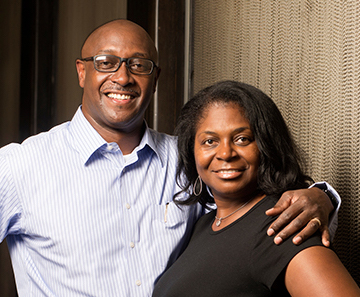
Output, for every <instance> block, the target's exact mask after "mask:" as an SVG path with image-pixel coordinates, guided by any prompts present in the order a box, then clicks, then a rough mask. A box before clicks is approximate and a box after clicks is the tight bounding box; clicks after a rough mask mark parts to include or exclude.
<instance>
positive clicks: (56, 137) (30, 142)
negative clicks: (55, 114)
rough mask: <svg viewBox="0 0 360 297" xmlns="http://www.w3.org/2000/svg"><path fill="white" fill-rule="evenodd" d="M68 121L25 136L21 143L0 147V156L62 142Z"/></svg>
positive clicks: (36, 149) (48, 147) (46, 147)
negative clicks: (47, 129)
mask: <svg viewBox="0 0 360 297" xmlns="http://www.w3.org/2000/svg"><path fill="white" fill-rule="evenodd" d="M68 124H69V122H65V123H62V124H59V125H57V126H54V127H53V128H51V129H50V130H49V131H46V132H41V133H39V134H36V135H32V136H30V137H28V138H26V139H25V140H24V141H23V142H22V143H10V144H8V145H5V146H4V147H2V148H0V156H5V155H6V156H11V155H15V156H16V155H17V154H23V153H24V151H27V152H30V151H32V150H34V151H38V150H41V149H42V148H44V149H47V150H48V149H50V148H51V147H53V146H54V145H55V144H56V143H57V142H58V143H64V138H65V137H66V136H65V134H66V133H64V132H65V131H66V130H67V127H68Z"/></svg>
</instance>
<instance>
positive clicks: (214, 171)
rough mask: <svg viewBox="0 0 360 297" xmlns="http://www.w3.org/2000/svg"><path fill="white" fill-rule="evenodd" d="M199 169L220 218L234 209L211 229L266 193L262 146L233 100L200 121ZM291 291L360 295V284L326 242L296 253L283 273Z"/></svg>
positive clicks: (228, 221) (210, 109) (232, 218)
mask: <svg viewBox="0 0 360 297" xmlns="http://www.w3.org/2000/svg"><path fill="white" fill-rule="evenodd" d="M194 155H195V163H196V168H197V171H198V174H199V175H200V177H201V179H202V180H203V181H204V182H205V184H207V185H208V186H209V187H210V189H211V191H212V193H213V195H214V200H215V202H216V205H217V214H216V215H217V217H224V216H226V215H228V214H231V213H232V212H233V211H234V210H236V209H237V208H238V207H239V206H241V205H242V204H243V203H245V202H247V201H250V203H248V204H247V205H246V206H245V207H244V208H242V209H241V210H239V211H238V212H236V213H235V214H234V215H231V216H230V217H228V218H226V219H225V220H223V221H222V222H221V225H220V226H219V227H217V226H216V225H215V222H214V224H213V225H212V228H213V230H215V231H217V230H220V229H222V228H224V227H226V226H227V225H229V224H231V223H232V222H234V221H235V220H236V219H238V218H239V217H241V216H242V215H244V214H245V213H246V212H247V211H248V210H249V209H250V208H251V207H252V206H253V205H255V204H256V203H257V202H258V201H260V200H261V199H263V198H264V197H265V196H264V195H262V194H261V193H257V192H256V188H257V182H256V180H257V179H256V177H257V169H258V165H259V150H258V147H257V144H256V141H255V139H254V136H253V134H252V131H251V129H250V125H249V121H248V120H247V119H246V117H244V114H243V112H242V110H241V108H239V107H238V106H236V105H235V104H232V103H231V104H226V105H223V104H214V105H211V106H209V107H208V108H207V109H206V111H205V112H204V114H203V118H202V120H201V121H200V123H199V124H198V126H197V132H196V135H195V144H194ZM285 286H286V288H287V289H288V291H289V293H290V294H291V296H296V297H308V296H339V297H340V296H341V297H342V296H360V289H359V287H358V286H357V284H356V283H355V281H354V280H353V279H352V277H351V276H350V274H349V273H348V271H347V270H346V268H345V267H344V266H343V264H342V263H341V261H340V260H339V258H338V257H337V256H336V254H335V253H334V252H333V251H332V250H330V249H328V248H326V247H323V246H314V247H310V248H307V249H305V250H303V251H301V252H300V253H298V254H297V255H296V256H295V257H294V258H293V259H292V260H291V261H290V263H289V265H288V266H287V268H286V272H285Z"/></svg>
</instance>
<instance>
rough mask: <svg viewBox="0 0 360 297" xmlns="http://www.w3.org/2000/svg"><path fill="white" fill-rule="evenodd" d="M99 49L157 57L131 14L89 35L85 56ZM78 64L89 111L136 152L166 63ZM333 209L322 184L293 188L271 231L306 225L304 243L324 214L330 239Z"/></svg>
mask: <svg viewBox="0 0 360 297" xmlns="http://www.w3.org/2000/svg"><path fill="white" fill-rule="evenodd" d="M97 54H113V55H116V56H119V57H122V58H129V57H144V58H149V59H151V60H153V61H154V62H155V63H157V51H156V48H155V45H154V43H153V41H152V40H151V38H150V37H149V35H148V34H147V33H146V31H145V30H144V29H142V28H141V27H140V26H138V25H136V24H135V23H133V22H130V21H127V20H116V21H112V22H110V23H107V24H105V25H103V26H101V27H99V28H98V29H96V30H95V31H94V32H93V33H92V34H91V35H90V36H89V37H88V38H87V40H86V41H85V43H84V46H83V48H82V51H81V56H82V58H87V57H92V56H94V55H97ZM76 69H77V73H78V79H79V85H80V87H81V88H83V97H82V111H83V114H84V116H85V117H86V118H87V120H88V121H89V123H90V124H91V125H92V126H93V127H94V129H95V130H96V131H97V132H98V133H99V134H100V135H101V136H102V137H103V138H104V139H105V140H106V141H107V142H116V143H117V144H118V145H119V147H120V149H121V151H122V152H123V154H129V153H131V152H132V151H133V149H134V148H135V147H136V146H137V145H138V144H139V143H140V140H141V137H142V135H143V133H144V131H143V129H144V126H143V120H144V113H145V110H146V108H147V107H148V105H149V103H150V101H151V98H152V95H153V93H154V92H155V90H156V83H157V80H158V78H159V75H160V69H159V68H156V69H155V70H154V72H153V73H152V74H151V75H149V76H148V75H134V74H131V73H130V72H129V71H128V70H127V68H126V66H125V63H123V64H122V65H121V67H120V68H119V69H118V71H117V72H113V73H102V72H98V71H96V70H95V69H94V64H93V62H91V61H90V62H85V61H82V60H80V59H78V60H76ZM109 95H110V96H112V97H114V96H118V97H120V98H121V100H119V99H115V98H110V97H109ZM331 210H332V205H331V202H330V201H329V199H328V198H327V196H326V195H325V194H324V193H323V192H322V191H321V190H319V189H305V190H298V191H296V192H290V193H289V192H287V193H285V194H284V195H283V196H282V197H281V199H280V200H279V202H278V203H277V205H276V206H275V207H274V208H273V209H271V210H269V212H268V213H267V214H268V215H278V214H280V213H282V212H283V213H282V214H281V215H280V216H279V218H278V219H277V220H276V221H275V222H274V224H273V225H272V226H271V229H270V231H269V235H270V236H273V235H275V234H276V235H277V236H276V237H275V243H277V244H279V243H281V241H282V240H284V239H286V238H287V237H289V236H290V235H292V234H294V233H295V232H296V231H298V230H300V229H301V228H302V227H304V226H305V228H303V229H302V230H301V231H300V233H299V234H298V237H297V239H298V241H296V243H297V244H299V243H300V242H301V241H303V240H305V239H306V238H308V237H309V236H311V235H312V234H313V233H314V232H315V231H316V230H317V229H318V228H319V226H318V225H316V224H313V223H308V222H309V220H311V219H312V218H314V217H318V218H319V219H320V221H321V222H322V226H321V228H322V231H323V237H324V240H325V241H326V242H327V244H330V242H329V238H330V236H329V233H328V230H327V227H326V225H327V220H328V215H329V213H330V212H331ZM324 226H325V227H324ZM295 240H296V238H295Z"/></svg>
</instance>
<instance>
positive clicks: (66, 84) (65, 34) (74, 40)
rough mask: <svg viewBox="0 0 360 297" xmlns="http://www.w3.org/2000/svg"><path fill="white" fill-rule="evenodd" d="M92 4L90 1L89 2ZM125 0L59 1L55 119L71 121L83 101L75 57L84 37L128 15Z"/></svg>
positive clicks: (58, 121) (78, 52)
mask: <svg viewBox="0 0 360 297" xmlns="http://www.w3.org/2000/svg"><path fill="white" fill-rule="evenodd" d="M90 3H91V4H90ZM126 11H127V1H126V0H106V1H103V0H93V1H88V0H77V1H73V0H61V1H59V33H58V34H59V41H58V42H59V43H58V64H57V84H56V88H57V103H56V122H57V123H61V122H64V121H67V120H70V119H71V118H72V116H73V114H74V113H75V111H76V109H77V107H78V106H79V105H80V103H81V95H82V89H81V88H80V87H79V85H78V80H77V74H76V68H75V60H76V58H79V57H80V48H81V46H82V44H83V42H84V39H85V38H86V37H87V35H88V34H89V33H90V31H91V30H93V29H94V28H95V27H97V26H99V25H101V24H103V23H105V22H107V21H110V20H112V19H116V18H126Z"/></svg>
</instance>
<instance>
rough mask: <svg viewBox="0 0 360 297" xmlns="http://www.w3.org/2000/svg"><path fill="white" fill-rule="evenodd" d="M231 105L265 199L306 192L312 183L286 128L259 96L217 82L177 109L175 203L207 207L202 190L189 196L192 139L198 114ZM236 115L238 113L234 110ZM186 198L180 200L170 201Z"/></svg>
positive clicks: (208, 199) (193, 167) (192, 170)
mask: <svg viewBox="0 0 360 297" xmlns="http://www.w3.org/2000/svg"><path fill="white" fill-rule="evenodd" d="M228 103H234V104H237V105H238V106H239V107H240V108H241V109H242V110H243V111H244V113H245V116H246V118H247V119H248V121H249V123H250V128H251V130H252V132H253V134H254V137H255V141H256V143H257V146H258V148H259V151H260V165H259V169H258V174H257V179H258V188H259V189H260V190H261V191H262V192H263V193H264V194H267V195H271V194H277V195H279V194H282V193H283V192H285V191H287V190H292V189H299V188H306V187H308V185H309V183H310V182H312V179H311V178H310V177H309V176H307V175H305V174H304V173H303V171H302V169H301V166H300V164H302V163H301V158H300V155H299V153H298V149H297V147H296V146H295V143H294V141H293V139H292V137H291V135H290V131H289V129H288V128H287V126H286V123H285V121H284V119H283V117H282V115H281V113H280V111H279V109H278V108H277V107H276V105H275V103H274V102H273V101H272V100H271V99H270V98H269V97H268V96H267V95H266V94H264V93H263V92H262V91H260V90H259V89H257V88H255V87H253V86H250V85H248V84H245V83H240V82H236V81H229V80H227V81H221V82H218V83H215V84H214V85H212V86H210V87H207V88H205V89H203V90H201V91H200V92H198V93H197V94H196V95H195V96H194V97H193V98H192V99H191V100H190V101H189V102H187V103H186V104H185V106H184V107H183V108H182V110H181V114H180V117H179V120H178V124H177V127H176V128H175V135H177V136H178V154H179V159H178V167H177V173H176V179H177V183H178V185H179V186H180V187H181V189H182V191H181V192H179V193H177V194H175V196H174V199H175V201H177V203H178V204H194V203H197V202H199V203H200V204H202V205H203V206H206V204H207V203H213V202H214V200H213V198H212V197H211V196H210V195H209V193H208V192H207V191H206V189H205V185H204V184H203V190H202V192H201V194H200V195H199V196H195V195H194V194H193V191H192V187H193V184H194V183H195V181H196V178H197V177H198V173H197V171H196V165H195V157H194V139H195V134H196V130H197V126H198V124H199V122H200V120H201V119H202V117H203V116H204V114H205V113H204V111H206V110H207V108H208V107H209V106H211V105H213V104H228ZM239 112H240V111H239ZM181 193H187V194H188V198H186V199H185V200H182V199H176V198H177V197H180V194H181Z"/></svg>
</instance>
